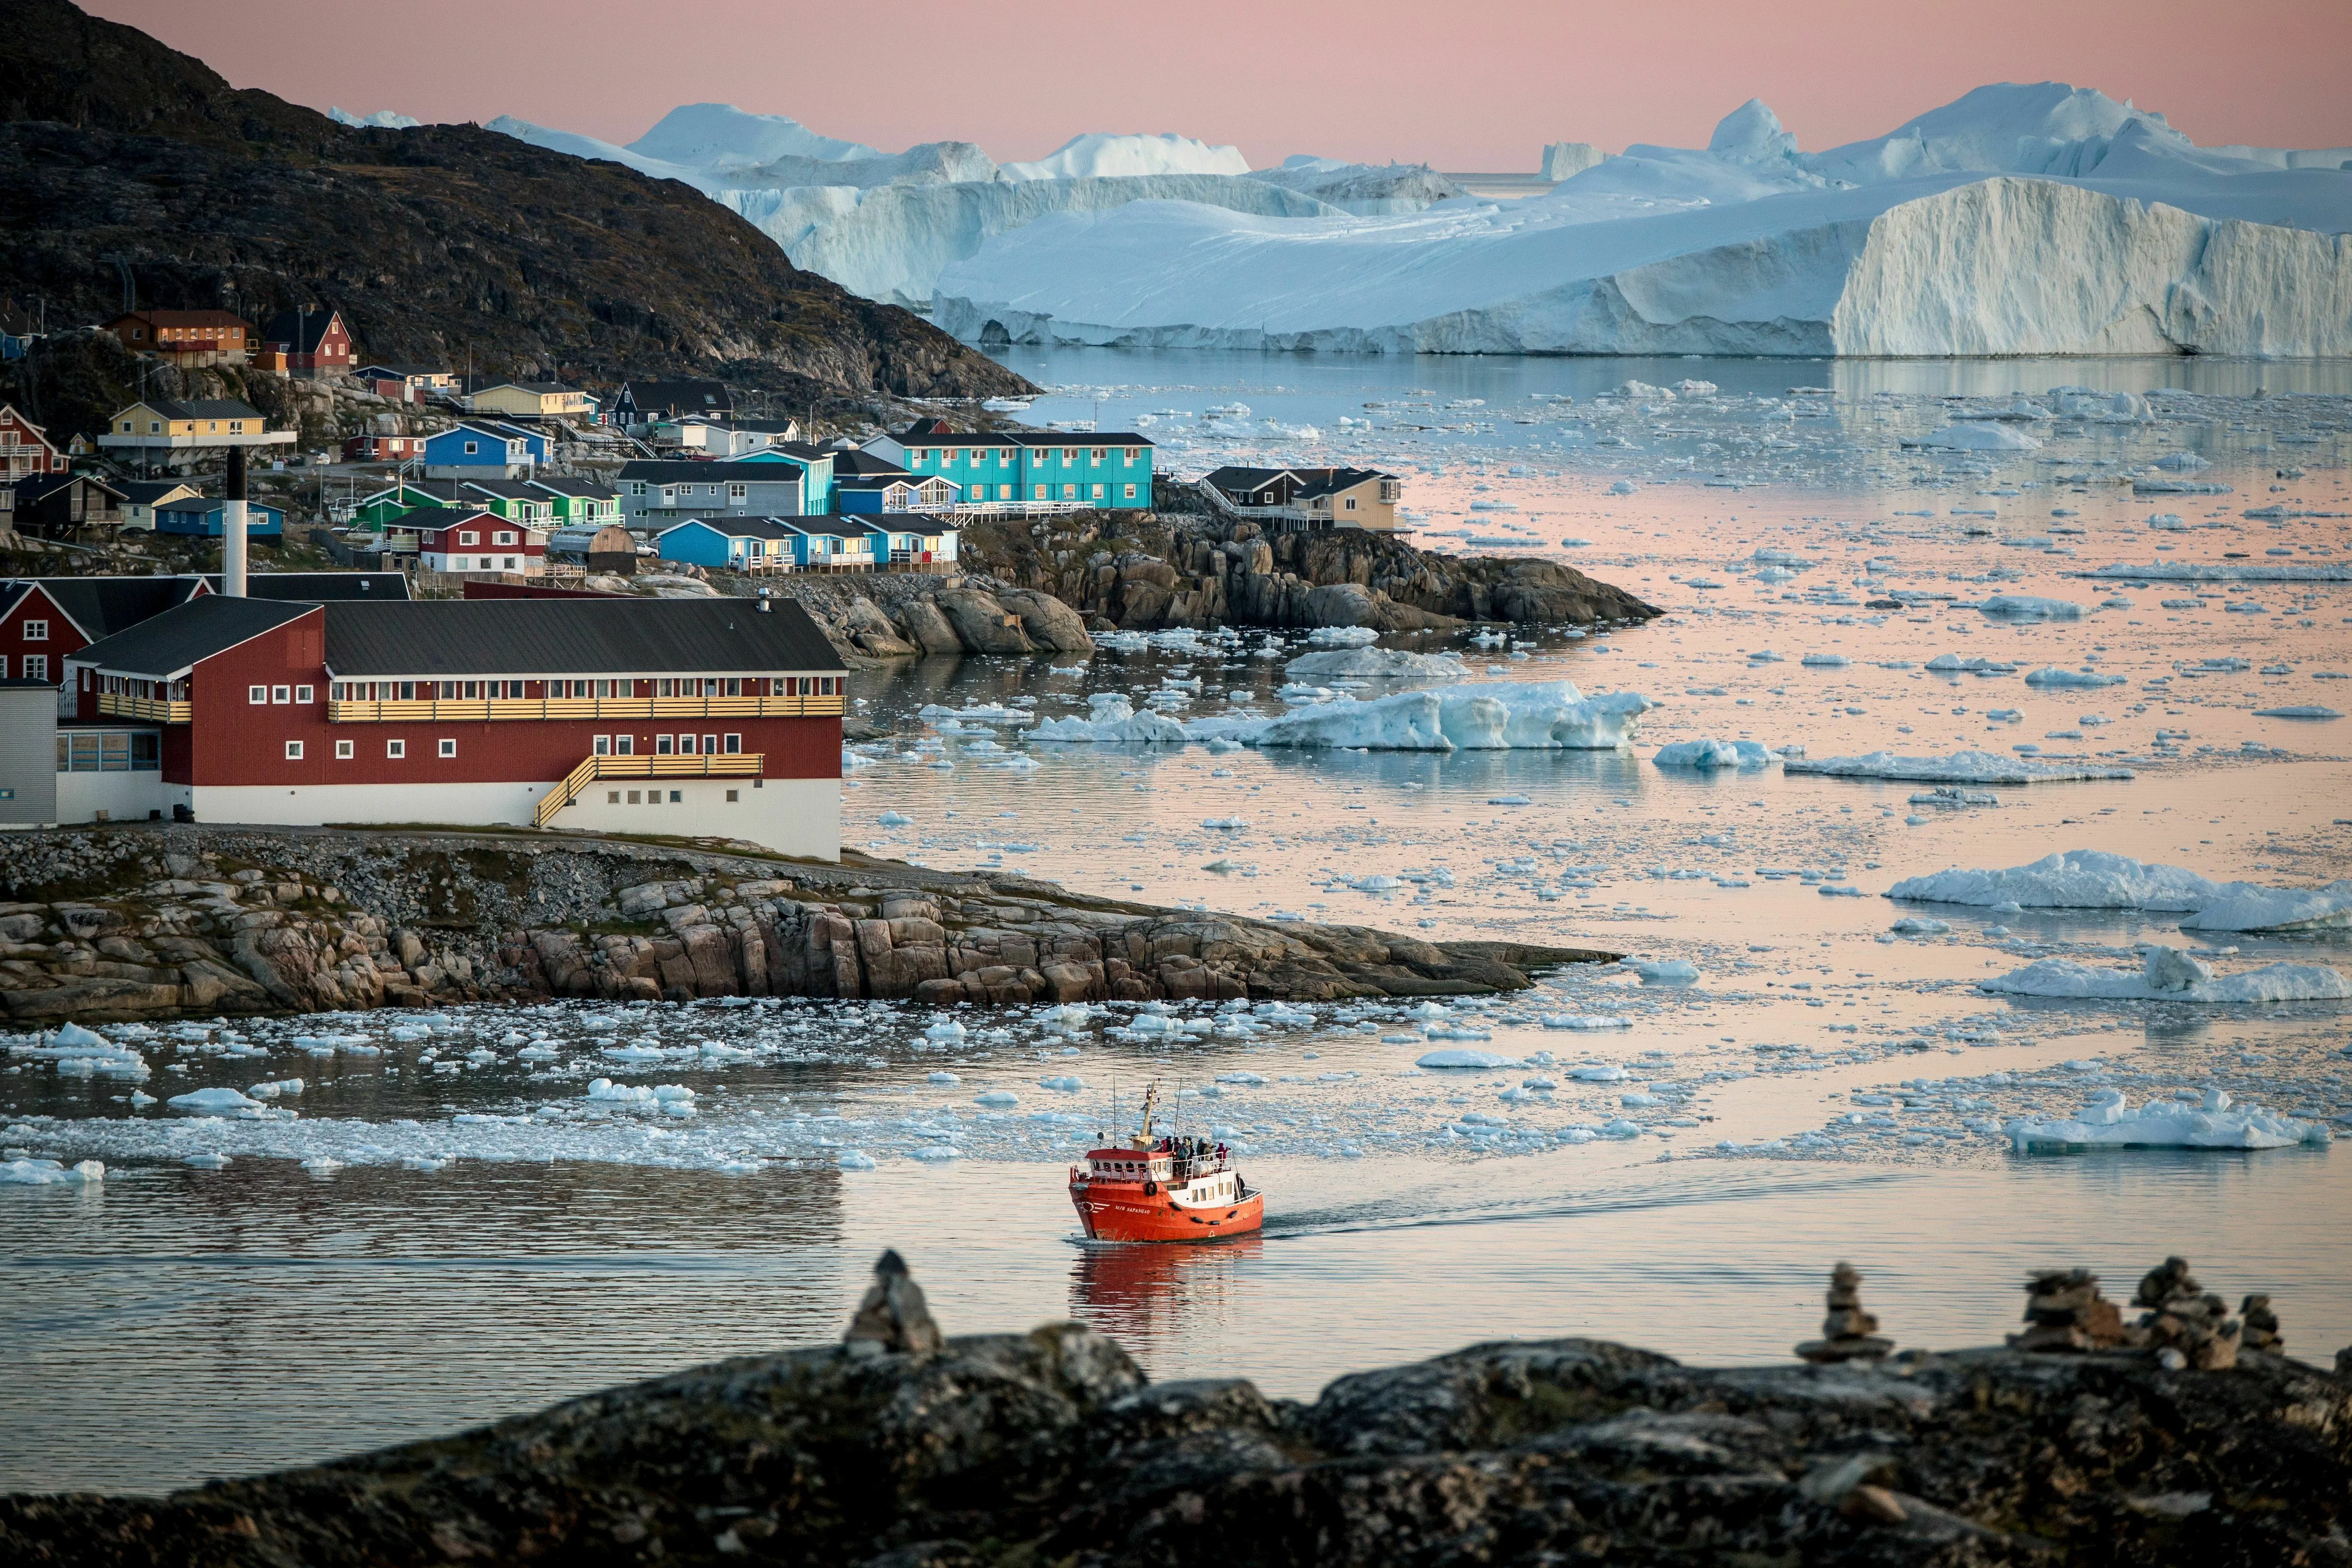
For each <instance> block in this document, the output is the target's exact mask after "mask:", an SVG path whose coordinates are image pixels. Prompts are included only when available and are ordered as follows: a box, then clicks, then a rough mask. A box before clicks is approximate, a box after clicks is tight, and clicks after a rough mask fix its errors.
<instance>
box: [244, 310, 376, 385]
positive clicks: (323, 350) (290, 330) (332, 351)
mask: <svg viewBox="0 0 2352 1568" xmlns="http://www.w3.org/2000/svg"><path fill="white" fill-rule="evenodd" d="M253 363H255V364H256V365H257V366H258V367H259V368H260V369H263V370H274V371H277V372H279V373H280V374H285V375H299V376H304V377H310V376H320V375H342V374H347V373H349V372H350V371H351V369H352V366H353V365H354V364H355V363H357V356H356V355H355V354H354V353H352V334H351V330H350V329H349V328H347V327H346V326H344V325H343V313H342V312H341V310H334V309H332V308H331V307H321V306H318V305H306V306H304V307H302V308H301V309H300V310H280V311H278V314H276V315H275V316H272V317H270V318H269V324H268V325H267V326H265V327H263V328H262V329H261V334H260V342H259V346H258V347H257V350H256V352H255V353H254V359H253Z"/></svg>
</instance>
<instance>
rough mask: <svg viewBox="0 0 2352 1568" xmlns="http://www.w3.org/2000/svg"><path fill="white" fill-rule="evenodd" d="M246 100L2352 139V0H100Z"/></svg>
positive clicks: (1319, 128)
mask: <svg viewBox="0 0 2352 1568" xmlns="http://www.w3.org/2000/svg"><path fill="white" fill-rule="evenodd" d="M84 3H85V4H87V5H88V6H89V9H90V10H91V11H92V12H94V13H96V14H98V15H100V16H107V17H110V18H111V19H113V20H116V21H120V22H127V23H130V24H131V25H132V26H137V27H141V28H143V29H144V30H146V31H147V32H149V33H152V34H153V35H154V36H155V37H159V38H162V39H163V41H164V42H166V43H168V44H170V45H172V46H173V47H175V48H179V49H184V50H185V51H187V52H189V53H191V54H194V55H196V56H199V57H200V58H203V59H204V60H205V61H206V63H208V64H210V65H211V66H212V67H213V68H215V70H218V71H219V72H220V73H221V74H222V75H224V76H226V77H227V78H228V79H229V80H230V81H232V82H234V83H235V84H236V85H237V86H239V87H257V88H265V89H268V90H269V91H271V92H275V93H277V94H278V95H279V96H280V97H283V98H288V99H291V100H294V101H296V102H298V103H306V104H310V105H311V106H313V107H315V108H319V109H324V108H326V107H327V106H328V105H329V104H330V103H336V104H341V106H342V107H344V108H345V109H350V110H358V111H361V112H367V111H371V110H379V109H392V110H399V111H401V112H403V113H406V114H414V115H416V116H418V117H419V118H421V119H425V120H435V121H440V120H488V119H490V118H492V117H494V116H496V115H499V114H513V115H518V116H520V117H521V118H522V119H525V120H530V121H538V122H539V123H541V124H544V125H551V126H555V127H558V128H560V129H562V130H566V131H579V132H587V133H588V134H590V135H593V136H600V137H603V138H604V139H606V140H608V141H613V142H627V141H631V140H634V139H635V138H636V137H637V136H639V135H642V134H643V133H644V132H645V131H646V128H647V127H648V126H650V125H651V124H652V123H653V122H654V121H656V120H657V119H659V118H660V117H661V116H662V114H663V113H665V112H666V111H667V110H670V109H671V108H673V107H675V106H677V105H678V104H681V103H694V102H703V101H715V102H721V103H734V104H737V105H740V107H742V108H744V109H749V110H758V111H761V112H765V113H773V114H789V115H791V116H793V118H794V119H796V120H799V121H803V122H804V123H805V124H807V125H809V126H810V127H811V128H813V129H814V130H817V131H820V132H824V133H826V134H828V135H833V136H842V137H846V138H849V139H850V140H853V141H857V142H870V143H872V144H874V145H876V146H877V147H880V148H882V149H884V150H885V151H888V152H897V151H898V150H899V149H901V148H903V147H906V146H908V145H910V144H912V143H914V142H931V141H968V142H978V143H980V145H981V146H982V147H983V148H985V149H986V150H987V151H988V152H989V153H991V154H992V155H993V156H994V157H996V158H997V159H998V160H999V161H1008V160H1012V159H1016V158H1034V157H1037V156H1040V155H1041V154H1043V153H1047V152H1050V151H1051V150H1052V149H1054V148H1055V147H1056V146H1059V145H1060V144H1061V143H1062V142H1066V141H1067V140H1068V139H1069V138H1070V137H1071V136H1073V135H1075V134H1077V133H1078V132H1088V131H1119V132H1135V131H1143V132H1158V131H1176V132H1182V133H1183V134H1185V135H1188V136H1196V137H1200V138H1202V140H1205V141H1209V142H1234V143H1237V144H1239V145H1240V147H1241V149H1242V151H1243V152H1244V153H1247V154H1248V155H1249V158H1250V161H1251V163H1253V164H1254V165H1257V166H1263V165H1265V164H1267V163H1275V162H1276V161H1278V160H1280V159H1281V158H1282V157H1284V156H1285V155H1286V154H1288V153H1320V154H1323V155H1325V156H1329V157H1341V158H1349V159H1361V160H1365V161H1369V162H1387V161H1389V160H1391V159H1397V160H1402V161H1405V162H1414V163H1418V162H1426V163H1433V164H1434V165H1436V166H1437V167H1438V168H1441V169H1450V170H1471V171H1479V172H1490V171H1507V170H1532V169H1533V168H1534V167H1535V164H1536V161H1537V158H1538V153H1539V149H1540V148H1541V146H1542V144H1543V143H1544V142H1550V141H1562V140H1568V141H1580V142H1595V143H1597V144H1599V145H1600V146H1601V148H1602V149H1604V150H1605V151H1609V152H1616V151H1618V150H1620V149H1622V147H1623V146H1624V145H1625V144H1626V143H1627V142H1661V143H1664V144H1668V145H1674V146H1704V145H1705V144H1706V137H1707V133H1708V132H1709V131H1710V130H1711V129H1712V128H1713V126H1714V124H1715V122H1716V121H1717V120H1718V119H1720V118H1721V117H1722V116H1723V115H1724V114H1725V113H1727V111H1729V110H1732V109H1734V108H1736V107H1738V105H1739V104H1740V103H1741V102H1743V101H1745V100H1747V99H1748V98H1750V97H1760V98H1762V99H1763V100H1765V101H1766V102H1767V103H1769V104H1770V105H1771V106H1772V107H1773V108H1774V109H1775V110H1778V111H1779V113H1780V118H1781V120H1782V121H1783V122H1784V123H1786V124H1787V125H1788V127H1789V128H1790V130H1792V131H1794V132H1796V133H1797V137H1798V141H1799V142H1800V144H1801V146H1803V147H1804V148H1805V149H1806V150H1808V151H1818V150H1820V149H1822V148H1824V147H1830V146H1834V145H1837V144H1838V143H1840V142H1851V141H1856V140H1859V139H1861V138H1863V137H1866V136H1875V135H1879V134H1882V133H1884V132H1887V131H1891V130H1893V129H1894V128H1895V126H1896V125H1899V124H1901V123H1902V122H1903V121H1906V120H1907V119H1909V118H1910V117H1912V116H1913V115H1915V114H1917V113H1919V112H1921V111H1923V110H1927V109H1930V108H1933V107H1935V106H1936V105H1937V104H1940V103H1945V102H1948V101H1949V100H1952V99H1954V98H1957V97H1958V96H1959V95H1960V94H1961V93H1963V92H1965V91H1967V90H1968V89H1969V88H1971V87H1976V86H1979V85H1980V84H1982V83H1985V82H1990V81H2045V80H2058V81H2066V82H2071V83H2073V84H2074V85H2076V86H2078V87H2095V88H2097V89H2101V90H2102V91H2105V92H2106V93H2108V94H2110V95H2111V96H2114V97H2116V98H2126V97H2127V98H2130V99H2132V100H2135V101H2137V103H2138V104H2140V105H2141V107H2143V108H2147V109H2156V110H2162V111H2163V112H2164V113H2165V114H2166V115H2168V117H2169V118H2170V120H2171V121H2172V123H2173V124H2174V125H2176V126H2178V127H2179V128H2180V129H2182V130H2184V131H2186V132H2189V134H2190V135H2191V136H2193V137H2194V138H2195V139H2196V140H2197V141H2199V142H2203V143H2207V144H2212V143H2217V142H2252V143H2255V144H2257V145H2265V146H2288V147H2314V146H2338V145H2345V144H2352V92H2347V91H2346V90H2345V89H2344V85H2343V74H2344V68H2345V66H2346V63H2347V61H2352V4H2347V3H2346V0H2236V3H2234V4H2231V5H2227V6H2222V7H2216V6H2214V5H2211V4H2210V3H2207V0H2194V3H2192V0H2137V3H2134V4H2095V5H2082V4H2074V5H2067V4H2063V3H2053V0H1977V3H1975V4H1970V5H1962V6H1952V5H1889V4H1884V3H1879V4H1868V5H1864V4H1850V3H1846V0H1782V3H1779V4H1773V3H1770V0H1766V3H1761V4H1759V3H1757V0H1734V3H1722V0H1704V3H1699V4H1682V5H1638V4H1634V5H1628V4H1625V3H1623V0H1612V3H1611V4H1607V5H1596V4H1586V3H1582V0H1578V3H1574V4H1569V3H1560V0H1549V3H1548V0H1517V3H1508V4H1501V3H1498V4H1485V5H1481V4H1478V3H1477V0H1470V3H1469V4H1455V5H1432V4H1429V3H1427V0H1420V3H1417V4H1411V5H1407V4H1403V3H1402V0H1349V3H1346V4H1340V3H1338V0H1328V3H1318V4H1312V5H1306V4H1298V3H1297V0H1249V3H1246V4H1241V3H1234V0H1180V3H1177V4H1159V5H1155V4H1137V3H1135V0H1122V3H1119V4H1115V5H1088V4H1085V3H1084V0H1054V3H1053V4H1047V5H1039V4H1034V3H1032V0H966V3H965V4H962V5H941V4H935V3H916V0H866V3H865V4H860V5H843V4H840V3H839V0H828V3H826V4H822V5H819V4H805V3H802V0H769V3H766V4H754V3H751V0H698V3H694V4H688V5H646V4H644V3H643V0H628V3H625V4H624V3H621V0H571V3H569V4H562V5H555V4H531V3H529V0H492V3H489V4H483V3H482V0H84Z"/></svg>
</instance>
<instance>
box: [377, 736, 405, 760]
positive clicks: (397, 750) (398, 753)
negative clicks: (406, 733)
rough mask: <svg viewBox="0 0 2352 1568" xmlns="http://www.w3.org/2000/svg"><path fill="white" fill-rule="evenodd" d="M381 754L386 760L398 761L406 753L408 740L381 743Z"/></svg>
mask: <svg viewBox="0 0 2352 1568" xmlns="http://www.w3.org/2000/svg"><path fill="white" fill-rule="evenodd" d="M383 754H384V756H385V757H386V758H387V759H388V760H390V761H392V762H398V761H400V760H401V759H402V758H404V757H405V756H407V755H408V742H405V741H386V742H384V743H383Z"/></svg>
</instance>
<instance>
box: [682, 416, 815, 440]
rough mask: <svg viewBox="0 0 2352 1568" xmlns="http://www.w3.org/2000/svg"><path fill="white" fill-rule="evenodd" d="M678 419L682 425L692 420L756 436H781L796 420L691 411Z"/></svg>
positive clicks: (695, 422)
mask: <svg viewBox="0 0 2352 1568" xmlns="http://www.w3.org/2000/svg"><path fill="white" fill-rule="evenodd" d="M677 420H678V423H679V424H681V425H684V424H688V423H689V422H690V423H692V424H696V425H708V426H711V427H712V428H714V429H719V430H749V431H750V432H751V434H753V435H755V436H781V435H782V434H783V433H784V432H785V431H787V430H789V429H791V428H792V427H793V424H794V421H793V420H790V419H738V418H736V417H735V416H733V415H732V414H703V413H698V412H691V411H690V412H688V413H685V414H681V415H679V416H677Z"/></svg>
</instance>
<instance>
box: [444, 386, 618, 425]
mask: <svg viewBox="0 0 2352 1568" xmlns="http://www.w3.org/2000/svg"><path fill="white" fill-rule="evenodd" d="M466 401H467V407H468V408H470V409H471V410H472V411H473V412H474V413H476V414H504V415H508V416H520V417H523V418H527V419H593V418H594V417H595V416H596V400H595V399H594V398H593V397H591V396H589V395H587V394H586V393H584V392H583V391H581V390H580V389H579V388H577V387H572V386H565V385H563V384H561V383H559V382H552V381H508V382H501V383H499V384H498V385H496V386H486V387H484V388H482V390H481V391H479V392H477V393H475V394H474V395H472V396H471V397H469V398H467V400H466Z"/></svg>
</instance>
